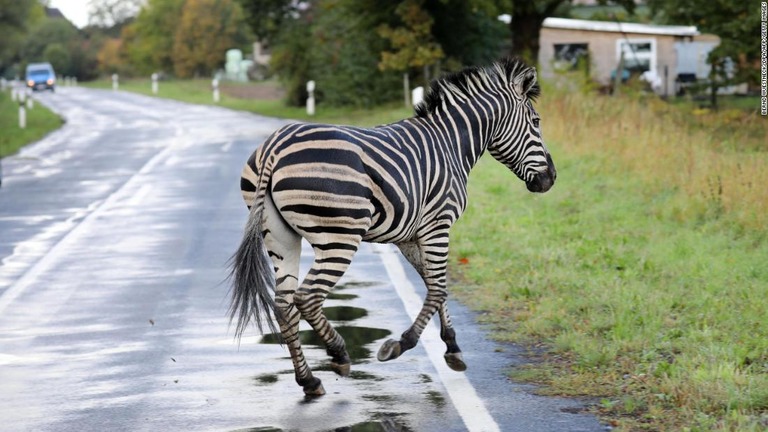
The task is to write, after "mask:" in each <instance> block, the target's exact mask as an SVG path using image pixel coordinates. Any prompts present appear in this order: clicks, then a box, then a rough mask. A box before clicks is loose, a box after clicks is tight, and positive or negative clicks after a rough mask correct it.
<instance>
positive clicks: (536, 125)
mask: <svg viewBox="0 0 768 432" xmlns="http://www.w3.org/2000/svg"><path fill="white" fill-rule="evenodd" d="M533 127H535V128H536V129H538V128H539V119H537V118H535V119H533Z"/></svg>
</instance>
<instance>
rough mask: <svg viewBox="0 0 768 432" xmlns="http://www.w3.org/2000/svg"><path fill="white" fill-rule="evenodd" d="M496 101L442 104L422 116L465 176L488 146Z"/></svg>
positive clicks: (492, 130)
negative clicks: (492, 102)
mask: <svg viewBox="0 0 768 432" xmlns="http://www.w3.org/2000/svg"><path fill="white" fill-rule="evenodd" d="M495 106H496V105H493V104H490V103H480V101H473V102H464V103H460V104H452V105H444V106H443V107H442V108H441V109H439V110H437V111H435V112H434V113H432V114H430V115H429V116H428V117H424V118H421V119H420V120H423V122H424V124H425V126H426V127H430V128H434V129H435V130H436V131H437V133H438V134H439V136H440V141H442V143H441V145H442V146H443V147H444V148H445V150H447V151H449V152H451V153H452V154H453V155H454V159H455V163H456V168H457V169H458V170H459V171H460V172H461V173H462V174H463V175H464V177H465V178H466V177H467V176H469V172H470V170H471V169H472V168H473V167H474V166H475V164H476V163H477V161H478V160H480V157H481V156H482V155H483V153H485V151H486V150H487V149H488V145H489V144H490V142H491V139H492V137H493V135H494V134H495V133H496V131H495V127H496V125H495V123H494V121H493V119H494V118H496V117H497V116H496V114H495V113H494V111H497V109H494V107H495Z"/></svg>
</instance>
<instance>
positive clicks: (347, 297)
mask: <svg viewBox="0 0 768 432" xmlns="http://www.w3.org/2000/svg"><path fill="white" fill-rule="evenodd" d="M357 297H359V296H358V295H357V294H341V293H335V292H332V293H330V294H328V300H353V299H356V298H357Z"/></svg>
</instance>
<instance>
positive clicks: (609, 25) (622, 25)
mask: <svg viewBox="0 0 768 432" xmlns="http://www.w3.org/2000/svg"><path fill="white" fill-rule="evenodd" d="M544 28H552V29H569V30H589V31H598V32H615V33H621V32H624V33H643V34H657V35H670V36H696V35H698V34H699V31H698V29H696V26H671V25H656V24H638V23H626V22H617V21H589V20H580V19H570V18H547V19H545V20H544Z"/></svg>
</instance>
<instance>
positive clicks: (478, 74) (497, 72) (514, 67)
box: [415, 57, 541, 117]
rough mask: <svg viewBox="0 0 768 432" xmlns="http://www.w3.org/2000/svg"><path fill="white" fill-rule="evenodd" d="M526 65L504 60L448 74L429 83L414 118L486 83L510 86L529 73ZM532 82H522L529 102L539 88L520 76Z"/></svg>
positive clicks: (534, 83)
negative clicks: (483, 66) (487, 65)
mask: <svg viewBox="0 0 768 432" xmlns="http://www.w3.org/2000/svg"><path fill="white" fill-rule="evenodd" d="M529 69H530V68H529V67H528V65H526V64H525V62H523V60H521V59H519V58H517V57H514V58H504V59H502V60H500V61H499V62H497V63H495V64H493V65H492V66H489V67H485V68H481V67H477V66H470V67H467V68H464V69H462V70H461V71H459V72H455V73H452V74H448V75H446V76H443V77H441V78H438V79H436V80H434V81H432V83H430V86H429V91H427V93H426V95H425V96H424V100H423V101H422V102H421V103H419V104H418V105H417V106H416V108H415V110H416V116H417V117H427V116H429V115H430V114H433V113H435V112H436V111H437V109H438V108H439V107H440V106H441V105H442V104H443V101H444V100H446V99H448V98H449V97H450V98H453V99H455V100H464V99H469V98H471V97H472V96H474V95H475V93H477V90H478V88H479V89H480V90H482V89H485V88H487V87H488V85H487V83H488V82H493V83H495V82H498V81H501V83H502V84H504V86H509V87H511V83H513V82H514V81H515V79H516V78H518V77H519V76H521V75H523V74H524V73H526V72H528V71H529ZM524 78H525V79H526V80H528V81H530V80H531V79H532V80H533V82H524V83H523V88H525V89H527V91H525V94H524V95H519V96H526V97H528V98H529V99H532V100H535V99H536V98H537V97H538V96H539V95H540V94H541V89H540V87H539V84H538V83H537V82H536V75H535V74H533V75H532V76H531V75H530V74H529V76H526V77H524Z"/></svg>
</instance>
